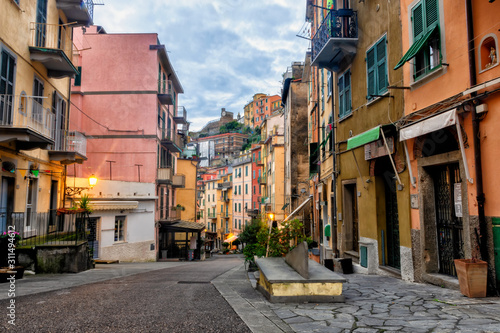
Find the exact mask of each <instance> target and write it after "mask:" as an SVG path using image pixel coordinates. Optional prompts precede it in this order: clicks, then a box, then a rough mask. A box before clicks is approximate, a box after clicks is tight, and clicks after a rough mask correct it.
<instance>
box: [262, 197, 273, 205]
mask: <svg viewBox="0 0 500 333" xmlns="http://www.w3.org/2000/svg"><path fill="white" fill-rule="evenodd" d="M270 202H271V199H270V198H268V197H262V198H260V203H261V204H268V203H270Z"/></svg>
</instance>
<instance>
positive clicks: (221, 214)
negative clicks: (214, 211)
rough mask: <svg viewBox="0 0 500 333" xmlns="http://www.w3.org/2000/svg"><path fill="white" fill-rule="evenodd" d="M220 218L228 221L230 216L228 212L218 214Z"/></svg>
mask: <svg viewBox="0 0 500 333" xmlns="http://www.w3.org/2000/svg"><path fill="white" fill-rule="evenodd" d="M220 217H221V218H223V219H228V218H230V217H231V214H229V213H228V212H224V213H220Z"/></svg>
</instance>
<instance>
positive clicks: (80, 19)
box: [56, 0, 95, 26]
mask: <svg viewBox="0 0 500 333" xmlns="http://www.w3.org/2000/svg"><path fill="white" fill-rule="evenodd" d="M94 4H95V1H93V0H56V7H57V9H60V10H62V11H63V12H64V15H66V18H67V19H68V22H70V23H73V22H74V23H75V25H76V26H81V25H84V26H89V25H92V24H93V22H92V20H93V18H94Z"/></svg>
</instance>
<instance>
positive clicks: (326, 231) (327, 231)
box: [325, 224, 332, 237]
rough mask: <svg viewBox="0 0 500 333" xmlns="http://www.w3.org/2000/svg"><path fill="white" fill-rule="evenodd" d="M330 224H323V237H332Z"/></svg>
mask: <svg viewBox="0 0 500 333" xmlns="http://www.w3.org/2000/svg"><path fill="white" fill-rule="evenodd" d="M331 228H332V226H331V225H330V224H327V225H326V226H325V237H332V230H331Z"/></svg>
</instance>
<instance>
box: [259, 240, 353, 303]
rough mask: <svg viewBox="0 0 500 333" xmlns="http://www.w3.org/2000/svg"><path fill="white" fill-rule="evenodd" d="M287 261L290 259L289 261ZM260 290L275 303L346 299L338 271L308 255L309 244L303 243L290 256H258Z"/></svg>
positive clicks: (328, 301) (342, 279) (325, 301)
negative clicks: (333, 270)
mask: <svg viewBox="0 0 500 333" xmlns="http://www.w3.org/2000/svg"><path fill="white" fill-rule="evenodd" d="M287 262H288V263H287ZM256 264H257V266H258V267H259V271H260V275H259V280H258V283H257V290H259V291H260V292H261V293H262V294H263V295H264V296H265V297H266V298H267V299H268V300H269V301H270V302H272V303H285V302H293V303H304V302H311V303H312V302H314V303H330V302H344V295H343V294H342V286H343V283H344V282H346V279H344V278H343V277H342V276H340V275H339V274H337V273H335V272H332V271H331V270H329V269H328V268H326V267H324V266H322V265H320V264H318V263H317V262H315V261H314V260H311V259H309V258H308V257H307V244H305V243H303V244H300V245H299V246H298V247H297V248H296V249H294V250H293V251H292V252H290V253H289V254H288V255H287V258H286V259H285V258H282V257H281V258H279V257H278V258H258V259H256Z"/></svg>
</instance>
